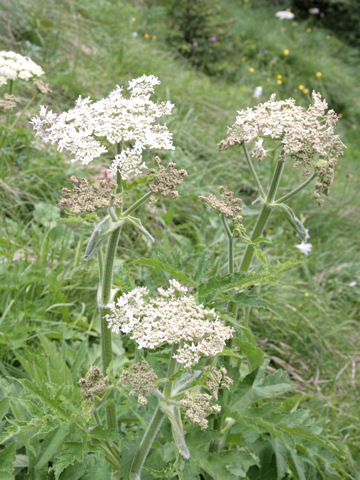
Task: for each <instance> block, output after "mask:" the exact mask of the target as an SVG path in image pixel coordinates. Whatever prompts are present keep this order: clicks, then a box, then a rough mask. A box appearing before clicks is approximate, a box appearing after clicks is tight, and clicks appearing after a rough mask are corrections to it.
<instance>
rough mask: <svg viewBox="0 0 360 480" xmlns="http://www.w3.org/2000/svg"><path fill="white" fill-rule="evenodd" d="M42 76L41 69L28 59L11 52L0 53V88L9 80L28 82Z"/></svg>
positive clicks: (3, 51)
mask: <svg viewBox="0 0 360 480" xmlns="http://www.w3.org/2000/svg"><path fill="white" fill-rule="evenodd" d="M41 75H44V71H43V69H42V68H41V67H40V66H39V65H37V64H36V63H35V62H33V61H32V60H31V59H30V58H29V57H24V56H23V55H20V54H19V53H15V52H11V51H5V50H2V51H0V87H1V86H2V85H6V83H7V82H8V81H9V80H17V79H20V80H29V79H30V78H32V77H40V76H41Z"/></svg>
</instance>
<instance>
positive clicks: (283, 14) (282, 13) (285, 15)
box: [275, 10, 295, 20]
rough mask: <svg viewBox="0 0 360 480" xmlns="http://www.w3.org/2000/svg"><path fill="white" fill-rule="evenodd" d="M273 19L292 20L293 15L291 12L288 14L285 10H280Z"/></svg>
mask: <svg viewBox="0 0 360 480" xmlns="http://www.w3.org/2000/svg"><path fill="white" fill-rule="evenodd" d="M275 17H276V18H278V19H279V20H292V19H293V18H294V17H295V15H294V14H293V13H292V12H288V11H287V10H280V11H279V12H276V13H275Z"/></svg>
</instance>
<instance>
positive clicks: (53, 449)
mask: <svg viewBox="0 0 360 480" xmlns="http://www.w3.org/2000/svg"><path fill="white" fill-rule="evenodd" d="M68 433H69V426H68V425H64V426H61V427H59V428H58V429H56V430H55V431H54V432H53V433H52V434H51V435H50V438H49V439H45V440H44V445H43V446H44V447H45V449H44V450H43V451H42V453H41V456H40V458H39V459H38V460H37V462H36V465H35V469H36V470H41V469H42V468H43V467H44V466H45V465H46V464H47V463H48V462H49V460H51V459H52V458H53V457H54V456H56V454H57V452H58V450H59V447H60V445H61V444H62V443H63V441H64V439H65V437H66V436H67V435H68Z"/></svg>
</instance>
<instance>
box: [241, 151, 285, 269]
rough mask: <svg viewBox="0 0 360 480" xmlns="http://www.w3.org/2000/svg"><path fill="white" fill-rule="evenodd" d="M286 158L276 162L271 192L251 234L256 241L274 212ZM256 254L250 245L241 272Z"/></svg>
mask: <svg viewBox="0 0 360 480" xmlns="http://www.w3.org/2000/svg"><path fill="white" fill-rule="evenodd" d="M284 165H285V162H284V159H282V158H281V159H280V160H278V161H277V163H276V167H275V171H274V174H273V177H272V180H271V184H270V188H269V193H268V194H267V197H266V201H265V203H264V204H263V207H262V209H261V212H260V214H259V216H258V218H257V220H256V224H255V227H254V230H253V232H252V235H251V240H252V241H253V242H254V241H255V240H256V239H257V238H259V237H260V235H261V233H262V231H263V230H264V228H265V226H266V222H267V221H268V219H269V217H270V214H271V212H272V207H271V204H272V202H273V201H274V198H275V195H276V192H277V190H278V187H279V184H280V180H281V175H282V172H283V170H284ZM253 255H254V247H253V246H252V245H248V246H247V248H246V250H245V253H244V257H243V259H242V262H241V265H240V271H241V272H247V271H248V269H249V266H250V263H251V260H252V257H253Z"/></svg>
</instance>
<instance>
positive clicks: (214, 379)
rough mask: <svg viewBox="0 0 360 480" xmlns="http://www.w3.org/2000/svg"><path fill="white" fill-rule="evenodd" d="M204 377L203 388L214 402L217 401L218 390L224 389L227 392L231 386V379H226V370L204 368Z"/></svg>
mask: <svg viewBox="0 0 360 480" xmlns="http://www.w3.org/2000/svg"><path fill="white" fill-rule="evenodd" d="M204 373H205V375H206V380H205V386H206V388H207V389H208V390H209V391H210V393H211V394H212V396H213V397H214V398H215V400H217V399H218V394H219V390H220V389H223V388H226V389H227V390H229V388H230V387H231V385H232V384H233V380H232V378H230V377H228V376H227V375H226V374H227V370H226V368H220V369H217V368H215V367H210V366H208V367H205V369H204Z"/></svg>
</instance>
